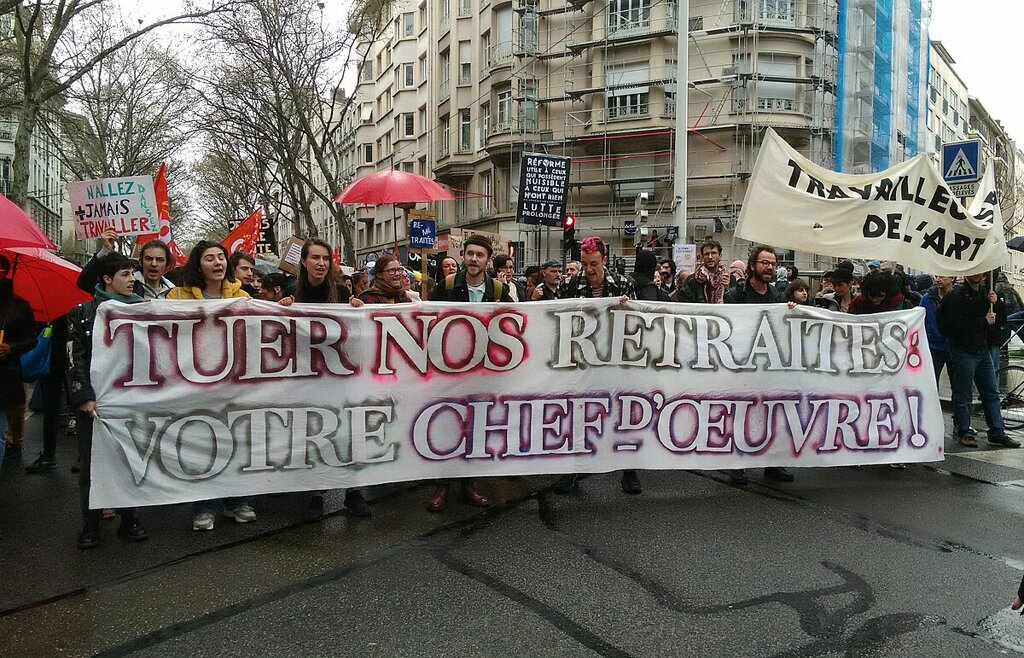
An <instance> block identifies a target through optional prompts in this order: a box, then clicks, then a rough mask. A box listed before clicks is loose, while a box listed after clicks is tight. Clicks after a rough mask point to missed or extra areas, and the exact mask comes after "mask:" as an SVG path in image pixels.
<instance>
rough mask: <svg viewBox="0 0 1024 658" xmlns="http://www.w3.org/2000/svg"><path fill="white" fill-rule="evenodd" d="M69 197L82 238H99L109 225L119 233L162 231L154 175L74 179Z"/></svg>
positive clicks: (69, 187) (135, 233) (137, 233)
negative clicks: (154, 188)
mask: <svg viewBox="0 0 1024 658" xmlns="http://www.w3.org/2000/svg"><path fill="white" fill-rule="evenodd" d="M68 197H69V200H70V202H71V213H72V215H74V217H75V237H77V238H78V239H79V240H86V239H89V238H98V237H100V235H101V234H102V233H103V231H105V230H106V229H108V228H113V229H114V230H115V231H117V234H118V235H140V234H144V233H158V232H159V230H160V224H159V217H158V215H157V206H156V194H155V192H154V191H153V178H152V177H151V176H129V177H126V178H101V179H97V180H84V181H72V182H70V183H68Z"/></svg>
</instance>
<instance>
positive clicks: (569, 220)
mask: <svg viewBox="0 0 1024 658" xmlns="http://www.w3.org/2000/svg"><path fill="white" fill-rule="evenodd" d="M562 228H563V229H571V228H576V216H575V215H566V216H565V217H563V218H562Z"/></svg>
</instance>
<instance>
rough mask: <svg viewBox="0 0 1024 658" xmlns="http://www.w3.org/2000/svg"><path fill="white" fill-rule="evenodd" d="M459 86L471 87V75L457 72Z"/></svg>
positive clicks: (465, 72)
mask: <svg viewBox="0 0 1024 658" xmlns="http://www.w3.org/2000/svg"><path fill="white" fill-rule="evenodd" d="M459 84H460V85H471V84H473V74H472V73H471V72H467V71H459Z"/></svg>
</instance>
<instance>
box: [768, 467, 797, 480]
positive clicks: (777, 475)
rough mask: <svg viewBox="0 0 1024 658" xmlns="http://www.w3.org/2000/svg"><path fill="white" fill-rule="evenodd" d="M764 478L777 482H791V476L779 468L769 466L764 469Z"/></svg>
mask: <svg viewBox="0 0 1024 658" xmlns="http://www.w3.org/2000/svg"><path fill="white" fill-rule="evenodd" d="M764 476H765V477H766V478H768V479H769V480H776V481H778V482H792V481H793V474H792V473H790V472H789V471H787V470H786V469H784V468H782V467H781V466H769V467H768V468H766V469H764Z"/></svg>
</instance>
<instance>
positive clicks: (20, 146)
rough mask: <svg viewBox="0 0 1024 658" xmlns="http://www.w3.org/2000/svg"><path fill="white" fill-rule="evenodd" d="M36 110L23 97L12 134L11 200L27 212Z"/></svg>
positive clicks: (29, 101) (28, 100)
mask: <svg viewBox="0 0 1024 658" xmlns="http://www.w3.org/2000/svg"><path fill="white" fill-rule="evenodd" d="M38 116H39V114H38V110H37V109H36V108H35V107H34V106H33V104H32V101H31V100H30V99H28V98H25V99H23V100H22V102H21V108H20V109H19V110H18V131H17V132H16V133H15V135H14V161H13V162H12V163H11V201H13V202H14V203H15V204H16V205H17V206H19V207H21V208H22V209H24V211H25V212H26V213H28V212H29V207H28V183H29V178H30V174H31V172H32V169H31V164H32V163H31V158H30V152H31V149H32V131H33V130H35V127H36V119H37V118H38Z"/></svg>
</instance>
